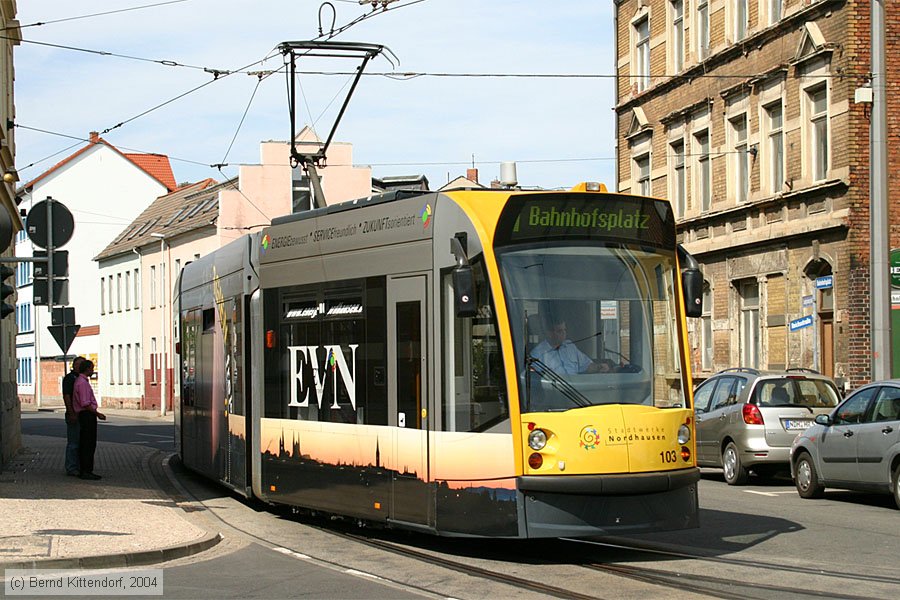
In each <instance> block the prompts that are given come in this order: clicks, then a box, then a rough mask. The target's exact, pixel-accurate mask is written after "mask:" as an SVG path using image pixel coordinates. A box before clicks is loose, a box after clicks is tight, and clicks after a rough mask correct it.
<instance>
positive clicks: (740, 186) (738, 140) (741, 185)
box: [729, 114, 750, 202]
mask: <svg viewBox="0 0 900 600" xmlns="http://www.w3.org/2000/svg"><path fill="white" fill-rule="evenodd" d="M729 123H730V125H731V142H732V148H733V151H734V154H733V155H732V160H731V164H733V165H734V181H733V182H734V191H735V195H736V200H737V201H738V202H745V201H746V200H747V198H749V197H750V164H749V163H750V154H749V153H748V152H747V115H746V114H742V115H739V116H737V117H734V118H733V119H730V120H729Z"/></svg>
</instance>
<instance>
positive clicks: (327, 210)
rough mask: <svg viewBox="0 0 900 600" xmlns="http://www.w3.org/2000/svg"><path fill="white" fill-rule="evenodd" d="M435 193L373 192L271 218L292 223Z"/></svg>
mask: <svg viewBox="0 0 900 600" xmlns="http://www.w3.org/2000/svg"><path fill="white" fill-rule="evenodd" d="M435 193H437V192H434V191H430V190H396V191H393V192H386V193H384V194H375V195H372V196H368V197H366V198H358V199H356V200H347V201H346V202H341V203H339V204H332V205H330V206H325V207H322V208H313V209H311V210H304V211H303V212H298V213H294V214H291V215H284V216H281V217H275V218H274V219H272V225H282V224H284V223H293V222H295V221H305V220H306V219H315V218H316V217H321V216H324V215H330V214H334V213H340V212H344V211H347V210H354V209H357V208H363V207H365V206H374V205H376V204H383V203H386V202H395V201H397V200H404V199H406V198H415V197H416V196H425V195H427V194H435Z"/></svg>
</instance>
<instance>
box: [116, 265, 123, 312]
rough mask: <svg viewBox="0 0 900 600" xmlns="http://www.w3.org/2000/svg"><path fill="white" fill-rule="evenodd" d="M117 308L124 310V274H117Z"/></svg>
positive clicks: (120, 310)
mask: <svg viewBox="0 0 900 600" xmlns="http://www.w3.org/2000/svg"><path fill="white" fill-rule="evenodd" d="M116 310H117V311H118V312H122V274H121V273H117V274H116Z"/></svg>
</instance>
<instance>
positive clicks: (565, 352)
mask: <svg viewBox="0 0 900 600" xmlns="http://www.w3.org/2000/svg"><path fill="white" fill-rule="evenodd" d="M566 333H567V330H566V321H565V319H562V318H550V319H548V320H547V322H546V323H545V324H544V340H543V341H541V343H540V344H538V345H537V346H535V347H534V348H533V349H532V351H531V356H532V358H536V359H538V360H539V361H541V362H542V363H544V364H545V365H547V367H548V368H550V369H552V370H553V371H555V372H556V373H558V374H560V375H577V374H579V373H599V372H601V371H604V370H605V371H609V370H610V369H609V368H606V369H604V368H603V367H601V365H600V364H599V363H595V362H594V361H593V360H591V357H590V356H588V355H587V354H585V353H584V352H582V351H581V350H580V349H579V348H578V346H576V345H575V343H574V342H573V341H572V340H570V339H569V338H568V336H567V335H566ZM604 366H607V367H608V365H604Z"/></svg>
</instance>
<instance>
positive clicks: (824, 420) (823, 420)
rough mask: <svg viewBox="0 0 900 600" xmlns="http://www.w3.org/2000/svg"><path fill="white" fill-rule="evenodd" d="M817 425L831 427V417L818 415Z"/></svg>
mask: <svg viewBox="0 0 900 600" xmlns="http://www.w3.org/2000/svg"><path fill="white" fill-rule="evenodd" d="M816 423H818V424H819V425H824V426H825V427H829V426H831V417H830V416H828V415H817V416H816Z"/></svg>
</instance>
